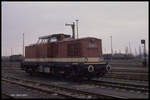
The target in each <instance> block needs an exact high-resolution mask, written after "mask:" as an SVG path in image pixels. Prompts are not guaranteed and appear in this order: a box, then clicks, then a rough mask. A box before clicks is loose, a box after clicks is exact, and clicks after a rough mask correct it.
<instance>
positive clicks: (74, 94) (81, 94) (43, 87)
mask: <svg viewBox="0 0 150 100" xmlns="http://www.w3.org/2000/svg"><path fill="white" fill-rule="evenodd" d="M2 80H5V81H8V82H11V83H15V84H19V85H23V86H27V87H30V88H34V89H35V88H36V89H38V90H40V91H45V92H49V91H51V90H52V91H53V92H54V91H55V93H57V94H61V95H65V96H68V97H70V98H121V99H122V98H124V97H121V96H119V95H118V96H116V95H108V94H103V93H94V92H88V91H84V90H81V89H75V88H69V87H63V86H58V85H54V84H53V85H52V84H45V83H41V82H35V81H31V80H24V79H20V78H16V77H2Z"/></svg>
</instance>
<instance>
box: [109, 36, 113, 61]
mask: <svg viewBox="0 0 150 100" xmlns="http://www.w3.org/2000/svg"><path fill="white" fill-rule="evenodd" d="M110 42H111V60H112V55H113V48H112V36H110Z"/></svg>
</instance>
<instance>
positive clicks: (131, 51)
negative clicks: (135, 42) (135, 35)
mask: <svg viewBox="0 0 150 100" xmlns="http://www.w3.org/2000/svg"><path fill="white" fill-rule="evenodd" d="M129 52H130V55H131V54H132V50H131V46H130V41H129Z"/></svg>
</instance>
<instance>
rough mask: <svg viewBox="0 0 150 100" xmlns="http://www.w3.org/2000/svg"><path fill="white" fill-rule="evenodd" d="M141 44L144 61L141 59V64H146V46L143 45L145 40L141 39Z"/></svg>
mask: <svg viewBox="0 0 150 100" xmlns="http://www.w3.org/2000/svg"><path fill="white" fill-rule="evenodd" d="M141 44H144V48H143V54H144V55H143V56H144V61H143V65H144V66H146V64H147V62H146V47H145V40H144V39H143V40H141Z"/></svg>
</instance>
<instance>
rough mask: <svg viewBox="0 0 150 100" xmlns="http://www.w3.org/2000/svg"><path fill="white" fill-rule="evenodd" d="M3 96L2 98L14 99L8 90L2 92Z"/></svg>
mask: <svg viewBox="0 0 150 100" xmlns="http://www.w3.org/2000/svg"><path fill="white" fill-rule="evenodd" d="M1 96H2V99H14V97H13V96H11V95H9V94H8V93H6V92H2V93H1Z"/></svg>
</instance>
